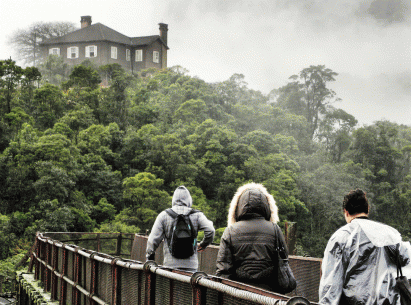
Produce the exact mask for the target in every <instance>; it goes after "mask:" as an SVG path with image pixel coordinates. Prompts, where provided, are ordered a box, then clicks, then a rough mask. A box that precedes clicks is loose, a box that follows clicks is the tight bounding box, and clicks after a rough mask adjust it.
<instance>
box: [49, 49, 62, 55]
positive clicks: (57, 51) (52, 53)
mask: <svg viewBox="0 0 411 305" xmlns="http://www.w3.org/2000/svg"><path fill="white" fill-rule="evenodd" d="M49 55H57V56H60V48H51V49H49Z"/></svg>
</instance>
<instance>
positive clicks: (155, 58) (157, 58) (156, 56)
mask: <svg viewBox="0 0 411 305" xmlns="http://www.w3.org/2000/svg"><path fill="white" fill-rule="evenodd" d="M153 62H155V63H160V52H159V51H153Z"/></svg>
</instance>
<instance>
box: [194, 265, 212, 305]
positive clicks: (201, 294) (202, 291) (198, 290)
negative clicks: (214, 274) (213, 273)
mask: <svg viewBox="0 0 411 305" xmlns="http://www.w3.org/2000/svg"><path fill="white" fill-rule="evenodd" d="M207 277H208V275H207V273H205V272H202V271H198V272H195V273H194V274H193V275H192V276H191V279H190V282H191V287H192V289H193V302H192V304H193V305H206V303H207V299H206V297H207V288H206V287H202V286H200V285H198V280H199V279H201V278H207Z"/></svg>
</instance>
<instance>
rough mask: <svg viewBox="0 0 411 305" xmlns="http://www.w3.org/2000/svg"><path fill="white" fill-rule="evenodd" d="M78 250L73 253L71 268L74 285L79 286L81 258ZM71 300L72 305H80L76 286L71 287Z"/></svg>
mask: <svg viewBox="0 0 411 305" xmlns="http://www.w3.org/2000/svg"><path fill="white" fill-rule="evenodd" d="M78 250H79V249H78V248H76V250H75V253H74V260H73V268H74V283H76V285H78V284H79V282H80V278H81V257H80V254H79V253H78ZM72 294H73V296H72V298H73V304H74V305H77V304H80V292H79V290H78V288H77V287H76V286H74V287H73V290H72Z"/></svg>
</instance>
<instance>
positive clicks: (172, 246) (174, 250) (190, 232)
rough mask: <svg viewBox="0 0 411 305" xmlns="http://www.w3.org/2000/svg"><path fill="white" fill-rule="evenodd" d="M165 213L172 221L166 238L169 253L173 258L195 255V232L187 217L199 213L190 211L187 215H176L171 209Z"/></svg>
mask: <svg viewBox="0 0 411 305" xmlns="http://www.w3.org/2000/svg"><path fill="white" fill-rule="evenodd" d="M166 212H167V214H168V215H170V216H171V217H172V218H173V219H174V223H173V225H172V227H171V232H170V235H169V238H168V247H169V250H170V253H171V255H172V256H174V257H175V258H189V257H190V256H192V255H193V254H194V253H195V247H196V246H197V232H196V230H195V229H194V228H193V224H192V223H191V220H190V217H189V216H190V215H191V214H194V213H197V212H199V211H197V210H194V209H192V210H191V211H190V212H189V213H188V214H187V215H183V214H177V213H176V212H174V211H173V210H172V209H167V210H166Z"/></svg>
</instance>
